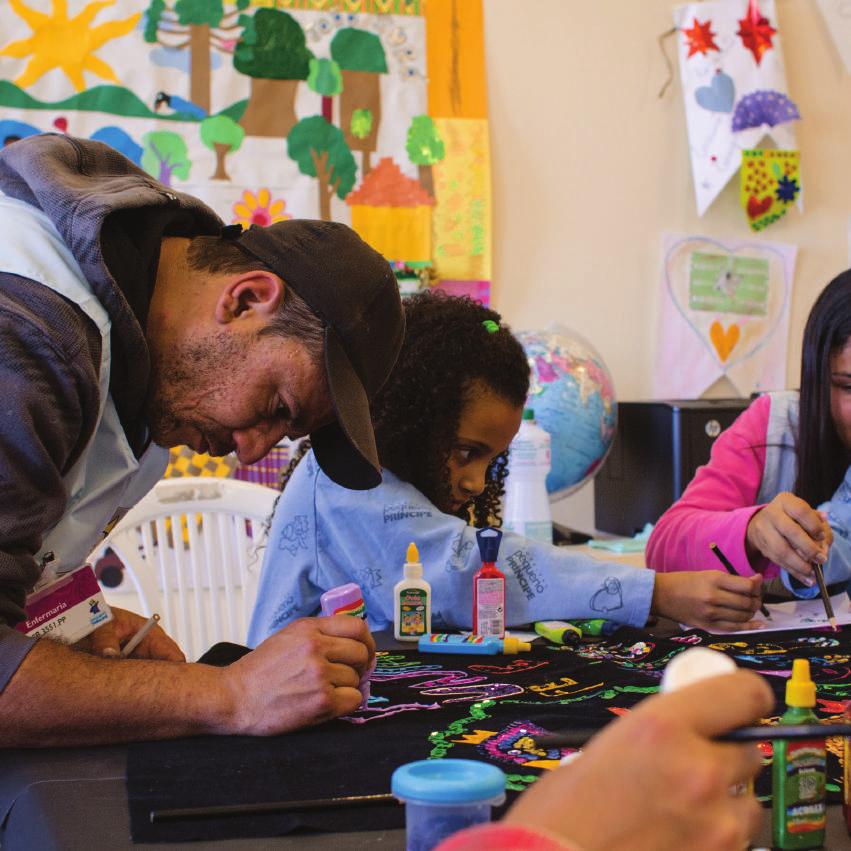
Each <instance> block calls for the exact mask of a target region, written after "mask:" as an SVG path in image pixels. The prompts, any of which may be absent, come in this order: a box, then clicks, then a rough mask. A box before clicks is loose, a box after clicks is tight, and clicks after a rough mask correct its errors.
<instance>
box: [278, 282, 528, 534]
mask: <svg viewBox="0 0 851 851" xmlns="http://www.w3.org/2000/svg"><path fill="white" fill-rule="evenodd" d="M405 318H406V323H407V324H406V330H405V341H404V343H403V344H402V351H401V352H400V354H399V360H398V361H397V363H396V367H395V369H394V370H393V372H392V374H391V375H390V378H389V379H388V380H387V383H386V384H385V385H384V387H382V389H381V391H380V392H379V393H378V395H377V396H376V398H375V399H374V401H373V403H372V419H373V424H374V426H375V441H376V444H377V446H378V457H379V458H380V459H381V463H382V466H384V467H386V468H387V469H388V470H392V471H393V472H394V473H395V474H396V475H397V476H398V477H399V478H400V479H402V480H403V481H405V482H410V483H411V484H412V485H414V487H416V488H417V489H418V490H420V491H422V492H423V493H424V494H425V495H426V496H427V497H428V498H429V499H430V500H431V501H432V502H433V503H434V504H435V505H436V506H437V507H438V508H439V509H441V511H447V512H448V511H449V510H450V505H451V495H450V489H449V476H448V468H447V464H448V461H449V453H450V450H451V448H452V445H453V443H454V441H455V438H456V436H457V432H458V422H459V418H460V416H461V410H462V408H463V406H464V404H465V403H466V402H467V401H468V399H469V398H470V397H471V395H472V394H473V393H474V392H476V390H477V389H478V388H480V387H485V388H486V389H488V390H489V391H491V392H492V393H494V394H495V395H497V396H499V397H501V398H502V399H504V400H505V401H507V402H508V403H509V404H511V405H514V406H516V407H518V408H519V407H521V406H522V405H523V404H524V402H525V401H526V394H527V393H528V391H529V365H528V363H527V361H526V355H525V353H524V352H523V347H522V346H521V345H520V343H519V342H518V341H517V339H516V338H515V337H514V335H513V334H512V333H511V331H510V330H509V329H508V328H507V327H506V326H504V325H501V324H500V322H501V318H500V315H499V314H498V313H496V312H495V311H493V310H489V309H488V308H486V307H483V306H482V305H481V304H479V303H478V302H474V301H472V300H470V299H468V298H452V297H450V296H446V295H444V294H443V293H440V292H437V291H432V292H426V293H418V294H417V295H414V296H411V297H410V298H408V299H406V300H405ZM304 451H306V450H302V452H300V453H299V454H298V456H297V457H296V458H294V459H293V462H292V463H291V464H290V467H289V468H288V469H287V470H286V471H285V472H284V474H283V475H282V487H283V486H285V485H286V482H287V480H288V479H289V476H290V474H291V473H292V469H293V468H294V466H295V464H296V463H298V458H300V457H301V455H303V453H304ZM506 464H507V453H503V454H502V455H500V456H499V457H497V458H496V459H495V460H494V462H493V463H492V464H491V468H490V470H489V471H488V476H487V484H486V486H485V490H484V491H483V492H482V493H481V494H480V495H479V496H478V497H475V498H474V499H472V500H471V501H470V503H468V504H467V505H465V506H464V507H463V508H462V509H461V510H460V511H459V512H458V514H459V516H463V517H464V519H470V520H472V522H473V523H475V524H476V525H481V526H485V525H488V524H498V523H499V503H500V499H501V497H502V494H503V489H504V488H503V482H504V480H505V477H506V475H507V468H506Z"/></svg>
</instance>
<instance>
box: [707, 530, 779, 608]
mask: <svg viewBox="0 0 851 851" xmlns="http://www.w3.org/2000/svg"><path fill="white" fill-rule="evenodd" d="M709 549H710V550H712V552H713V553H715V557H716V558H717V559H718V561H720V562H721V564H723V565H724V567H725V568H726V570H727V573H729V574H730V575H731V576H739V572H738V571H737V570H736V568H735V567H733V565H732V564H730V560H729V559H728V558H727V556H725V555H724V553H722V552H721V548H720V547H719V546H718V544H710V545H709ZM759 610H760V611H761V612H762V614H763V617H766V618H768V619H769V620H771V612H769V611H768V609H766V608H765V605H764V604H763V603H760V604H759Z"/></svg>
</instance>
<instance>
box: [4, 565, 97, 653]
mask: <svg viewBox="0 0 851 851" xmlns="http://www.w3.org/2000/svg"><path fill="white" fill-rule="evenodd" d="M25 610H26V618H25V619H24V620H22V621H21V622H20V623H19V624H17V625H16V626H15V629H16V630H18V632H23V633H24V634H25V635H29V636H31V637H32V638H54V639H56V640H57V641H61V642H62V643H63V644H74V643H76V642H77V641H79V640H80V639H82V638H85V637H86V636H87V635H89V633H91V632H94V631H95V630H96V629H97V628H98V627H101V626H103V625H104V624H105V623H109V622H110V621H111V620H112V610H111V609H110V608H109V605H108V604H107V602H106V600H105V599H104V597H103V594H102V593H101V589H100V585H99V584H98V581H97V578H96V577H95V572H94V570H92V567H91V565H89V564H84V565H83V566H82V567H78V568H77V569H76V570H72V571H71V572H70V573H65V574H63V575H62V576H61V577H60V578H59V579H57V580H56V581H55V582H51V583H50V584H49V585H45V586H44V587H42V588H40V589H39V590H38V591H36V592H35V593H34V594H30V596H29V597H27V602H26V606H25Z"/></svg>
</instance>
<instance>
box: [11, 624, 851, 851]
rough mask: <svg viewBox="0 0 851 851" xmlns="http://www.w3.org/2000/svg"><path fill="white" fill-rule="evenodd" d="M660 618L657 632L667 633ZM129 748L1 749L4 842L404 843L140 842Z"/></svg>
mask: <svg viewBox="0 0 851 851" xmlns="http://www.w3.org/2000/svg"><path fill="white" fill-rule="evenodd" d="M662 627H663V625H662V624H657V625H656V628H655V629H654V633H657V634H658V633H660V632H665V630H664V628H662ZM376 640H377V644H378V646H379V648H380V649H382V650H394V649H397V648H399V647H401V646H402V645H400V644H399V643H397V642H395V641H394V639H393V637H392V635H390V636H388V635H386V634H381V633H379V634H377V635H376ZM126 762H127V747H126V746H124V745H111V746H102V747H89V748H53V749H45V750H29V749H14V750H3V749H0V847H2V849H3V851H31V849H39V851H41V849H61V850H62V851H76V849H81V851H82V849H85V851H89V849H91V848H108V849H113V848H116V849H120V848H128V849H131V848H134V849H135V848H148V849H168V848H174V849H180V848H185V847H191V846H203V847H215V848H234V849H260V848H290V847H298V848H300V849H337V848H340V849H343V848H345V849H360V848H364V849H365V848H386V849H390V851H395V849H404V847H405V835H404V831H403V830H384V831H363V832H348V833H322V834H318V833H311V834H307V833H298V834H290V835H288V836H282V837H276V838H258V839H227V840H219V841H216V842H212V843H211V842H209V841H204V842H189V843H177V844H174V843H172V844H168V843H158V844H155V845H154V844H151V845H148V844H138V845H134V844H133V843H132V842H131V840H130V826H129V825H130V821H129V813H128V805H127V790H126V785H125V770H126ZM770 836H771V813H770V811H769V810H765V817H764V820H763V826H762V830H761V833H760V836H759V838H758V842H757V844H756V846H755V847H761V846H766V847H767V846H768V845H769V842H770ZM825 847H826V848H827V849H829V851H838V849H847V848H849V847H851V838H849V836H848V834H847V832H846V829H845V822H844V818H843V815H842V811H841V808H840V807H839V806H830V807H829V808H828V841H827V844H826V846H825Z"/></svg>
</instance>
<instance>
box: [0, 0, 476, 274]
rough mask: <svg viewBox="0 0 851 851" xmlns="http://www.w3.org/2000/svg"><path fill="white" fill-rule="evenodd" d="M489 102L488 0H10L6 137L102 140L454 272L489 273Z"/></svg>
mask: <svg viewBox="0 0 851 851" xmlns="http://www.w3.org/2000/svg"><path fill="white" fill-rule="evenodd" d="M486 104H487V101H486V97H485V78H484V41H483V20H482V8H481V0H428V3H426V2H425V0H217V2H208V0H113V2H106V3H102V2H93V0H9V2H7V3H0V144H6V143H9V142H11V141H14V140H15V139H18V138H22V137H25V136H28V135H32V134H34V133H39V132H50V131H53V132H57V131H58V132H62V133H69V134H72V135H76V136H82V137H91V138H94V139H98V140H100V141H103V142H105V143H106V144H109V145H112V146H113V147H115V148H117V149H118V150H120V151H121V152H122V153H124V154H125V155H126V156H128V157H129V158H130V159H132V160H134V161H135V162H136V163H137V164H138V165H140V166H141V167H142V168H144V169H145V170H147V171H148V172H150V173H151V174H153V175H154V176H155V177H157V178H158V179H160V180H161V181H163V182H164V183H167V184H169V185H171V186H174V187H175V188H177V189H180V190H182V191H186V192H190V193H192V194H194V195H197V196H198V197H200V198H202V199H203V200H204V201H206V202H207V203H208V204H210V206H212V207H213V208H214V209H215V210H216V211H217V212H218V213H219V214H220V215H221V216H222V217H223V218H224V219H225V220H226V221H228V222H239V223H241V224H243V225H244V226H247V225H250V224H252V223H259V224H268V223H271V222H274V221H280V220H282V219H286V218H289V217H307V218H323V219H334V220H337V221H342V222H345V223H347V224H351V225H352V226H353V227H354V228H355V229H356V230H358V231H359V232H360V233H361V235H362V236H363V237H364V238H365V239H367V240H368V241H370V242H372V243H373V244H374V245H375V246H376V248H378V249H379V250H380V251H382V252H383V253H385V256H387V258H388V260H391V261H402V262H403V263H415V264H434V265H436V273H437V277H438V278H448V279H451V280H472V281H482V280H488V279H489V277H490V182H489V149H488V130H487V106H486ZM459 178H460V179H459ZM444 267H445V268H444Z"/></svg>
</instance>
